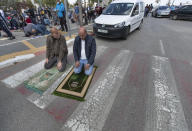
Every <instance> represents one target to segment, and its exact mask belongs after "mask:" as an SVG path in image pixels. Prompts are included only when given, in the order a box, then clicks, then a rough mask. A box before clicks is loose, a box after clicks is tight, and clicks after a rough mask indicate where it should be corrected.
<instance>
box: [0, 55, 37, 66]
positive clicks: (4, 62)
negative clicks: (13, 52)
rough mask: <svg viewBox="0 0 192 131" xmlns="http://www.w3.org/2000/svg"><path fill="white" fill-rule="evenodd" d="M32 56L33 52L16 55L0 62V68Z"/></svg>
mask: <svg viewBox="0 0 192 131" xmlns="http://www.w3.org/2000/svg"><path fill="white" fill-rule="evenodd" d="M33 57H35V55H34V54H27V55H21V56H16V57H15V58H12V59H8V60H6V61H3V62H0V69H1V68H4V67H7V66H10V65H13V64H14V63H18V62H22V61H25V60H28V59H31V58H33Z"/></svg>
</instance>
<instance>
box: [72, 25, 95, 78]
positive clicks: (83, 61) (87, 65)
mask: <svg viewBox="0 0 192 131" xmlns="http://www.w3.org/2000/svg"><path fill="white" fill-rule="evenodd" d="M73 55H74V59H75V69H74V72H75V73H76V74H79V73H80V72H81V71H82V68H83V67H84V69H85V74H86V75H91V73H92V70H93V63H94V60H95V55H96V43H95V39H94V38H93V37H92V36H90V35H88V34H87V31H86V29H85V28H84V27H80V29H79V36H77V37H76V38H75V42H74V45H73Z"/></svg>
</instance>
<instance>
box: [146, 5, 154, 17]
mask: <svg viewBox="0 0 192 131" xmlns="http://www.w3.org/2000/svg"><path fill="white" fill-rule="evenodd" d="M152 9H153V4H150V5H148V4H147V5H146V6H145V17H147V16H148V14H149V12H150V11H152Z"/></svg>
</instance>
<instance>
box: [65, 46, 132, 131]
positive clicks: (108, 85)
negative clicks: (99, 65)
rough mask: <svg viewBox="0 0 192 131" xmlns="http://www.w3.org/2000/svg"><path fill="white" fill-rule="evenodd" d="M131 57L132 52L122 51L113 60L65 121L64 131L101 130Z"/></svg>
mask: <svg viewBox="0 0 192 131" xmlns="http://www.w3.org/2000/svg"><path fill="white" fill-rule="evenodd" d="M132 56H133V53H132V52H129V51H125V50H124V51H121V52H120V53H119V54H118V55H117V56H116V57H115V58H114V59H113V61H112V62H111V64H110V65H109V66H108V68H107V69H106V70H105V71H104V73H103V74H102V76H101V77H100V78H99V79H98V81H97V82H96V83H95V84H94V85H93V87H92V88H91V90H90V91H89V92H88V94H87V96H86V98H85V99H86V101H85V102H82V103H80V104H79V106H78V107H77V108H76V110H75V111H74V112H73V114H72V115H71V116H70V118H69V119H68V120H67V122H66V123H65V125H64V126H63V128H62V129H63V130H64V131H101V130H102V128H103V126H104V124H105V121H106V119H107V117H108V114H109V112H110V110H111V107H112V105H113V102H114V100H115V98H116V95H117V93H118V90H119V88H120V86H121V84H122V81H123V79H124V76H125V74H126V72H127V70H128V67H129V65H130V61H131V59H132Z"/></svg>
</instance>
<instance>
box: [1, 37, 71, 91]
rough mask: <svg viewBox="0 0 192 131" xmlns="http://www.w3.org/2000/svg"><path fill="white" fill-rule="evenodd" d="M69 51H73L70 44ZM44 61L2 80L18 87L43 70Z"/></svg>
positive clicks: (10, 85)
mask: <svg viewBox="0 0 192 131" xmlns="http://www.w3.org/2000/svg"><path fill="white" fill-rule="evenodd" d="M73 40H74V39H73ZM71 42H72V40H69V41H67V44H70V43H71ZM68 51H69V52H68V53H69V54H71V53H72V46H70V47H69V48H68ZM44 63H45V60H42V61H41V62H39V63H37V64H35V65H32V66H30V67H28V68H26V69H25V70H23V71H21V72H18V73H16V74H14V75H12V76H9V77H8V78H5V79H4V80H2V82H3V83H5V84H6V85H7V86H8V87H10V88H16V87H17V86H18V85H20V84H21V83H23V82H24V81H25V80H27V79H29V78H30V77H32V76H33V75H34V74H36V73H37V72H39V71H40V70H42V69H43V68H44Z"/></svg>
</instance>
